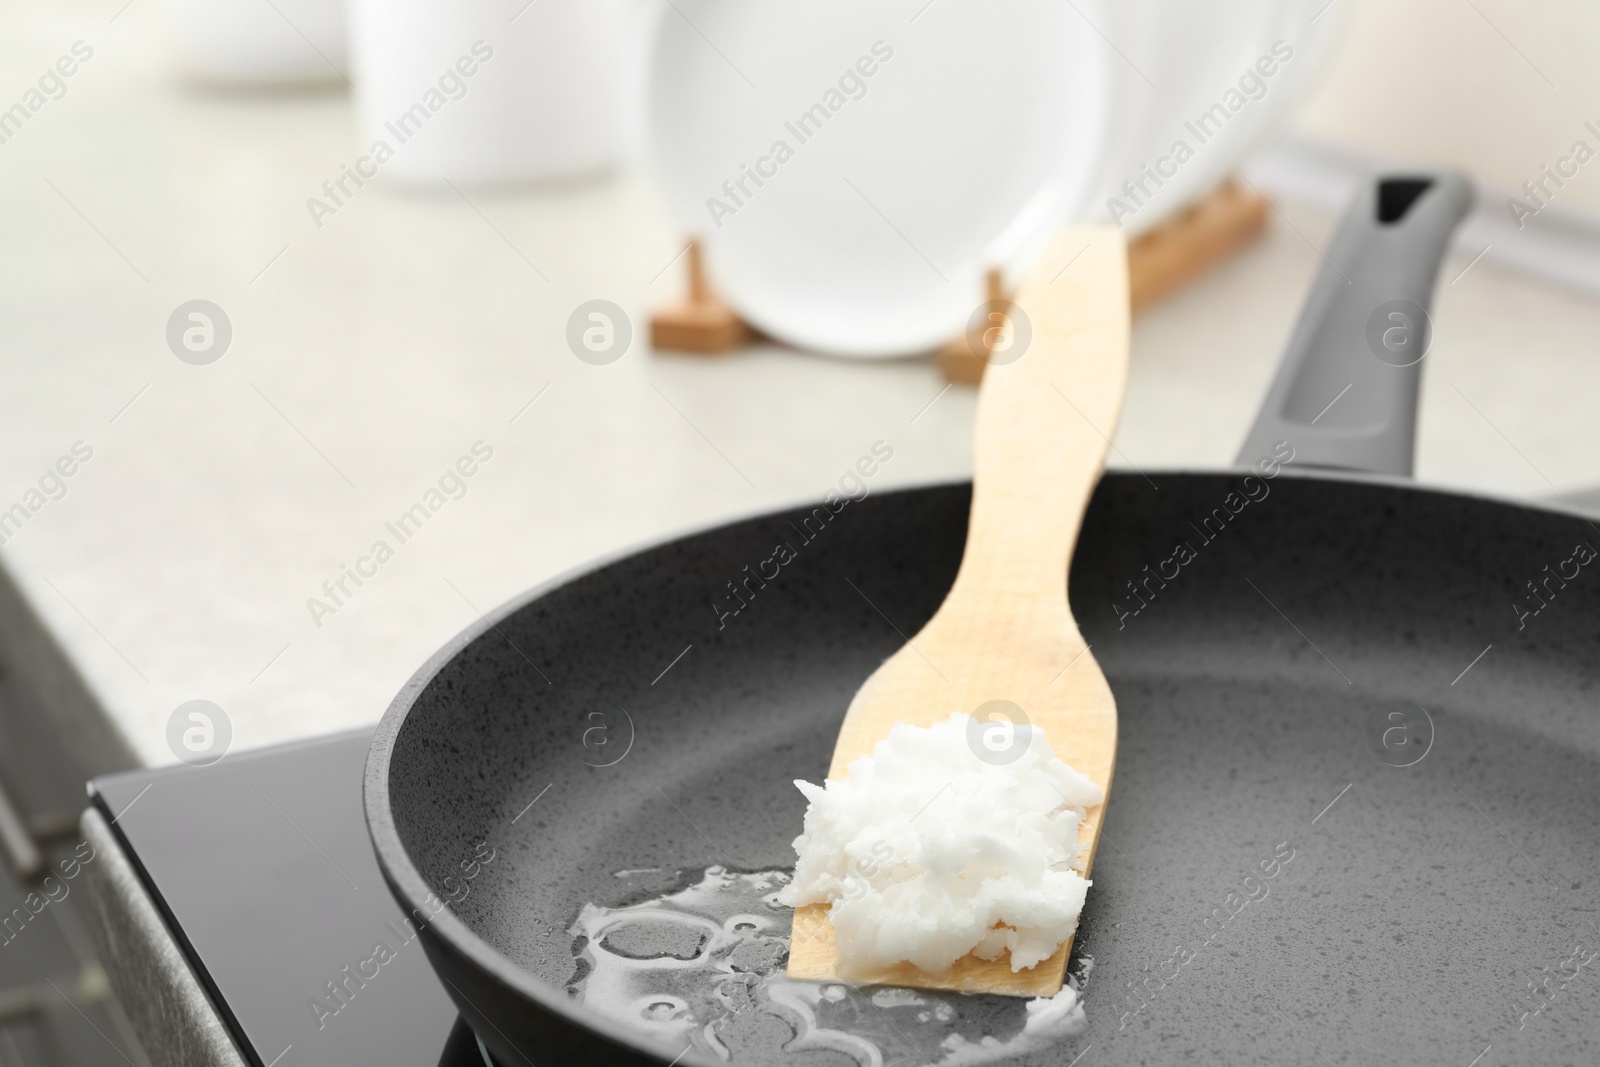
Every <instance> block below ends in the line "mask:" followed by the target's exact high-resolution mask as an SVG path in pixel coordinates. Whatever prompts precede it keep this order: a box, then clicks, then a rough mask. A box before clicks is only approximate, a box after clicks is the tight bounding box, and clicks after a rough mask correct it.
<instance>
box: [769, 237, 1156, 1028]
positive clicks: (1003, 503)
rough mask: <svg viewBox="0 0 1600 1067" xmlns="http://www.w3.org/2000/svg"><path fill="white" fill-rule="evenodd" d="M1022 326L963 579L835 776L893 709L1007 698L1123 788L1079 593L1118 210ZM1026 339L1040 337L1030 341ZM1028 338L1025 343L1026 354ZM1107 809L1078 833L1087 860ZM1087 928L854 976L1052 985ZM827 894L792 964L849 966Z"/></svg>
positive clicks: (877, 689) (1098, 444)
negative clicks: (1031, 945) (1020, 966)
mask: <svg viewBox="0 0 1600 1067" xmlns="http://www.w3.org/2000/svg"><path fill="white" fill-rule="evenodd" d="M1015 304H1016V307H1018V308H1020V309H1021V311H1022V312H1023V315H1025V316H1026V319H1027V320H1028V321H1029V322H1030V323H1031V327H1032V338H1031V340H1026V339H1025V338H1024V336H1023V330H1024V328H1023V327H1022V326H1021V324H1020V320H1021V319H1022V317H1023V316H1018V315H1013V320H1014V321H1013V330H1014V332H1013V335H1012V338H1011V341H1012V344H1011V347H1010V348H1008V349H1003V350H1001V351H1000V352H998V353H997V354H996V356H995V358H994V359H993V361H992V362H991V364H990V366H989V369H988V372H987V373H986V374H985V375H984V378H983V385H982V387H981V391H980V392H979V395H978V415H977V426H976V428H975V430H974V442H973V447H974V473H973V491H972V513H971V518H970V519H969V522H968V530H967V545H966V552H965V554H964V556H963V557H962V560H961V569H960V571H959V573H958V574H957V575H956V580H955V584H954V585H953V586H952V587H951V590H950V594H949V595H948V596H947V597H946V598H945V601H944V603H943V605H941V606H940V608H939V610H938V612H937V613H936V614H935V615H934V617H933V618H932V619H931V620H930V621H929V622H928V625H927V626H925V627H923V629H922V632H920V633H919V634H917V636H916V637H915V638H913V639H912V640H911V642H910V643H909V644H908V645H907V647H905V648H902V649H901V650H900V651H899V652H897V653H895V654H894V655H893V656H891V657H890V658H889V659H888V660H887V661H886V662H885V663H884V664H883V666H881V667H879V668H878V669H877V671H875V672H874V673H873V675H872V677H870V678H868V679H867V681H866V684H865V685H863V686H862V687H861V689H860V691H859V692H858V693H856V696H855V699H854V700H853V701H852V702H851V704H850V709H849V711H848V712H847V713H846V714H845V719H844V725H843V727H842V728H841V729H840V731H839V741H838V744H837V745H836V746H835V747H834V750H833V764H832V766H831V767H830V768H829V770H828V775H829V777H831V778H843V777H844V776H845V773H846V770H847V769H848V767H849V765H850V762H851V761H852V760H854V759H855V758H856V757H858V756H861V755H864V754H866V753H869V752H871V751H872V749H873V747H874V746H875V745H876V744H877V743H878V742H879V741H880V740H882V739H883V738H884V737H886V736H888V733H889V728H890V726H892V725H893V724H894V723H896V722H906V723H911V724H913V725H916V726H931V725H932V724H934V723H935V722H943V721H944V720H946V719H948V718H949V717H950V715H951V713H952V712H955V711H965V712H967V713H968V714H973V715H975V716H976V717H982V716H979V715H978V711H979V709H980V708H981V707H983V705H985V704H988V703H989V702H991V701H996V700H1003V701H1008V702H1009V703H1010V704H1012V705H1015V706H1016V707H1018V708H1020V709H1021V710H1022V714H1023V716H1025V717H1026V721H1028V722H1029V723H1031V724H1032V725H1033V726H1035V727H1042V728H1043V729H1044V732H1045V736H1046V737H1047V738H1048V739H1049V741H1050V744H1051V746H1052V747H1053V748H1054V749H1055V752H1056V754H1057V755H1058V756H1059V757H1060V758H1061V759H1063V760H1065V761H1066V762H1067V763H1069V764H1071V765H1072V766H1073V767H1075V768H1077V769H1078V770H1079V771H1081V772H1083V773H1084V774H1085V775H1087V776H1088V777H1089V779H1090V780H1091V781H1093V782H1094V783H1095V784H1096V785H1097V786H1099V787H1100V788H1101V789H1102V790H1103V791H1105V793H1106V795H1107V796H1108V797H1109V795H1110V789H1111V769H1112V764H1113V762H1114V761H1115V758H1116V749H1117V712H1116V704H1115V703H1114V702H1113V700H1112V698H1111V689H1110V687H1109V686H1107V685H1106V680H1105V676H1104V675H1103V674H1101V673H1100V668H1099V666H1098V665H1097V664H1096V663H1095V661H1094V657H1093V656H1092V655H1090V653H1089V651H1088V649H1087V647H1086V646H1085V644H1084V641H1083V638H1082V636H1081V635H1080V634H1079V633H1078V626H1077V623H1076V622H1075V621H1074V620H1073V618H1072V612H1071V610H1070V609H1069V608H1068V606H1067V564H1068V562H1069V561H1070V559H1071V557H1072V550H1073V546H1074V544H1075V543H1076V542H1077V539H1078V529H1079V526H1080V524H1081V523H1082V520H1083V513H1084V509H1085V508H1086V507H1087V505H1088V502H1089V494H1090V493H1091V492H1092V491H1093V489H1094V487H1095V483H1096V482H1097V481H1098V480H1099V478H1100V472H1101V469H1102V467H1103V466H1104V464H1105V457H1106V450H1107V449H1108V448H1109V447H1110V444H1111V440H1110V439H1111V435H1112V433H1113V432H1114V431H1115V429H1116V423H1117V415H1118V413H1119V411H1120V410H1121V408H1122V395H1123V391H1124V388H1125V386H1126V384H1127V374H1128V270H1127V254H1126V251H1125V248H1124V244H1123V240H1122V237H1121V235H1120V234H1119V233H1118V232H1117V231H1116V230H1114V229H1110V228H1108V227H1107V228H1082V229H1068V230H1064V231H1062V232H1061V233H1060V234H1059V235H1058V236H1057V237H1056V239H1055V240H1054V241H1053V242H1052V244H1051V246H1050V249H1049V251H1048V252H1047V253H1046V254H1045V255H1044V256H1043V258H1042V259H1041V260H1040V261H1039V262H1038V264H1037V266H1036V267H1035V268H1034V270H1033V272H1032V274H1031V275H1030V276H1029V277H1028V279H1027V281H1026V283H1025V284H1024V285H1023V287H1022V289H1021V291H1020V292H1019V293H1018V294H1017V298H1016V301H1015ZM1024 344H1025V347H1024ZM1019 352H1020V354H1019ZM1104 814H1105V805H1104V804H1103V803H1102V804H1100V805H1098V806H1097V807H1095V808H1093V809H1091V810H1090V811H1089V813H1088V818H1087V819H1086V820H1085V821H1084V822H1083V823H1082V825H1081V828H1080V835H1079V842H1080V844H1081V845H1082V846H1083V848H1084V853H1083V854H1084V856H1085V857H1086V859H1085V860H1084V863H1083V871H1082V873H1083V874H1085V875H1087V874H1088V873H1089V867H1090V864H1091V863H1093V861H1094V852H1095V844H1096V842H1097V841H1098V840H1099V836H1100V825H1101V822H1102V821H1103V818H1104ZM1071 949H1072V940H1071V938H1068V940H1067V942H1066V943H1065V944H1063V945H1062V946H1061V948H1060V950H1058V951H1057V952H1056V954H1055V955H1054V956H1052V957H1050V958H1049V959H1047V960H1045V961H1043V962H1042V963H1039V964H1038V965H1036V966H1034V967H1031V968H1028V969H1026V970H1023V971H1019V972H1016V973H1013V972H1012V970H1011V963H1010V958H1009V956H1008V955H1005V954H1002V955H1001V957H1000V958H999V959H997V960H993V961H988V960H981V959H978V958H976V957H974V956H967V957H965V958H963V959H961V960H958V961H957V962H956V964H955V965H954V966H953V967H952V968H951V969H950V970H949V971H947V972H945V973H943V974H928V973H926V972H924V971H922V970H919V969H918V968H916V967H913V966H912V965H910V964H905V963H902V964H899V965H897V966H896V967H894V968H892V969H890V970H887V971H884V972H881V973H875V974H870V975H861V974H854V973H852V974H851V975H849V976H848V978H849V980H850V981H851V982H854V983H857V984H882V985H897V986H914V987H921V988H928V989H955V990H965V991H971V992H982V993H1006V994H1012V995H1017V996H1052V995H1054V994H1055V993H1057V992H1058V991H1059V990H1060V989H1061V984H1062V979H1063V976H1064V972H1065V968H1066V963H1067V958H1068V955H1069V954H1070V952H1071ZM837 964H838V955H837V952H836V950H835V947H834V939H833V925H832V923H831V921H830V920H829V918H828V910H827V906H826V905H822V904H813V905H809V906H806V907H803V908H799V909H797V910H796V911H795V915H794V930H793V936H792V938H791V942H790V950H789V974H790V976H792V977H795V978H803V979H810V980H827V979H836V978H839V977H841V976H840V975H839V973H838V971H837Z"/></svg>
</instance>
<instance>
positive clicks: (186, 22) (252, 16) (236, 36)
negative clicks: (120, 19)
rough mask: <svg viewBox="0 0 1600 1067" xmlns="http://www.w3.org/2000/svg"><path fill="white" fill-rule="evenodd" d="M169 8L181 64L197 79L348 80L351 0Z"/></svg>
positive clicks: (203, 1)
mask: <svg viewBox="0 0 1600 1067" xmlns="http://www.w3.org/2000/svg"><path fill="white" fill-rule="evenodd" d="M161 7H162V11H161V15H162V21H163V23H164V28H165V31H166V35H167V39H168V43H169V46H170V52H171V56H172V61H173V64H174V65H175V66H176V67H177V68H178V70H179V72H180V73H182V74H183V75H184V76H185V77H188V78H190V79H193V80H194V81H198V82H204V83H209V84H215V85H257V86H281V85H302V84H311V83H316V82H343V81H344V78H345V74H346V71H345V66H346V63H345V24H346V21H347V18H348V16H347V15H346V13H345V3H344V0H272V2H271V3H268V2H267V0H162V5H161Z"/></svg>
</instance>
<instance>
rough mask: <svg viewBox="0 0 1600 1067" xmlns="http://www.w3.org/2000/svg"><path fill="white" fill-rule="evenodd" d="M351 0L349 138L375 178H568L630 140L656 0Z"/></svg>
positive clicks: (604, 164)
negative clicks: (352, 121)
mask: <svg viewBox="0 0 1600 1067" xmlns="http://www.w3.org/2000/svg"><path fill="white" fill-rule="evenodd" d="M351 8H352V10H351V53H352V64H353V67H354V69H353V71H352V78H353V80H354V81H355V86H356V92H355V99H356V119H357V128H358V130H359V138H360V147H361V149H362V150H363V151H364V152H366V153H367V154H368V156H370V157H371V158H372V160H373V162H372V163H371V164H369V169H372V168H375V169H376V170H377V171H378V172H379V173H381V174H382V175H383V176H384V177H385V178H386V179H391V180H398V181H400V182H404V183H410V184H418V185H440V184H443V183H444V182H446V181H449V182H455V183H468V184H487V183H499V182H512V181H521V180H529V179H550V178H565V177H573V176H578V175H583V174H588V173H594V172H600V171H605V170H609V169H611V168H614V167H616V166H618V165H619V164H621V163H623V162H625V161H627V160H628V159H629V158H630V157H631V156H632V155H633V153H634V152H635V150H636V148H637V146H638V144H639V142H640V140H641V134H642V125H643V119H642V115H643V108H644V103H643V94H644V66H645V57H646V48H647V41H648V39H649V35H650V34H651V33H652V32H653V29H654V22H655V17H656V5H655V3H654V0H352V5H351ZM363 158H366V157H363Z"/></svg>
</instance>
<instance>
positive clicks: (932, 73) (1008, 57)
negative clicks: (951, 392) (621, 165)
mask: <svg viewBox="0 0 1600 1067" xmlns="http://www.w3.org/2000/svg"><path fill="white" fill-rule="evenodd" d="M1078 7H1079V8H1081V9H1083V10H1085V11H1094V10H1096V8H1097V4H1095V3H1086V2H1083V0H1079V3H1078ZM869 71H870V74H869V73H867V72H869ZM1109 76H1110V75H1109V70H1108V66H1107V59H1106V50H1105V48H1104V43H1103V42H1102V41H1101V40H1100V38H1099V37H1098V36H1097V35H1096V34H1095V32H1094V31H1093V29H1092V28H1091V27H1090V26H1088V25H1086V23H1085V21H1084V19H1083V18H1082V17H1081V16H1080V15H1079V14H1078V13H1077V12H1076V11H1075V10H1074V9H1073V7H1072V6H1071V5H1069V4H1063V3H1061V2H1060V0H988V2H986V3H983V4H976V3H968V2H956V0H932V2H931V3H929V2H928V0H809V2H806V3H799V2H795V0H675V2H674V4H673V5H672V9H670V10H669V11H668V12H667V13H666V16H665V19H664V22H663V26H662V30H661V34H660V36H659V38H658V43H657V51H656V56H655V64H654V69H653V72H652V94H651V96H652V105H651V106H652V116H651V127H652V129H651V133H652V142H653V155H654V159H655V162H656V169H657V173H658V177H659V178H660V181H661V185H662V188H663V190H664V192H665V195H666V197H667V200H668V202H669V204H670V205H671V207H672V208H673V210H674V211H675V212H676V213H677V214H678V216H679V220H680V222H681V223H682V224H683V225H684V226H685V227H686V228H687V229H688V230H689V231H690V232H692V233H696V234H698V235H699V236H700V237H701V238H702V239H703V240H704V242H705V246H706V252H707V256H706V262H707V268H708V270H709V271H710V273H711V276H712V282H713V284H714V285H715V286H716V288H717V289H718V291H719V292H721V294H722V295H723V296H724V297H725V298H726V299H727V300H728V301H729V302H730V303H731V304H732V305H733V306H734V307H735V308H737V309H738V311H739V312H740V314H741V315H743V316H744V317H745V318H746V319H748V320H749V321H750V322H751V323H753V324H754V325H756V326H757V327H759V328H760V329H761V330H763V331H765V332H766V333H768V334H770V335H771V336H773V337H777V338H780V339H782V340H785V341H788V342H790V343H792V344H795V345H798V346H801V347H806V348H813V349H818V350H821V351H825V352H830V353H834V354H838V355H844V356H858V357H876V356H892V355H900V354H905V353H910V352H917V351H925V350H927V349H929V348H933V347H935V346H937V345H939V344H940V343H942V342H944V341H946V340H948V339H949V338H950V337H952V336H955V335H956V334H958V333H959V332H960V331H961V330H962V329H963V327H964V326H965V324H966V321H967V318H968V316H969V315H970V314H971V313H972V311H973V310H974V309H975V308H976V307H977V306H978V304H979V303H980V302H981V301H982V300H983V298H984V293H983V275H984V272H985V271H986V270H987V269H988V268H990V267H992V266H1000V267H1002V268H1005V269H1007V271H1008V274H1009V275H1010V276H1012V277H1014V276H1015V275H1016V274H1017V273H1019V272H1020V271H1021V270H1022V269H1023V268H1025V266H1026V263H1027V261H1028V260H1029V259H1030V258H1031V256H1033V255H1035V254H1037V252H1038V251H1039V249H1040V247H1041V246H1042V243H1043V241H1044V240H1045V239H1047V238H1048V236H1049V233H1050V231H1051V230H1052V229H1053V228H1054V227H1055V226H1057V225H1059V224H1060V223H1061V222H1063V221H1064V220H1066V219H1068V218H1072V217H1076V216H1079V215H1081V214H1082V213H1083V211H1084V210H1085V209H1086V207H1087V205H1088V197H1089V194H1090V193H1092V191H1093V181H1094V179H1095V177H1096V176H1097V172H1098V170H1099V169H1100V167H1101V163H1102V158H1101V146H1102V144H1103V141H1104V137H1105V130H1106V126H1107V122H1106V112H1107V110H1108V108H1109V102H1110V101H1109V89H1108V78H1109ZM808 114H809V115H811V116H813V117H812V118H811V120H810V121H808V122H806V123H804V124H802V123H801V121H800V120H801V116H803V115H808ZM780 146H781V147H780ZM754 172H759V173H754ZM753 173H754V176H752V174H753Z"/></svg>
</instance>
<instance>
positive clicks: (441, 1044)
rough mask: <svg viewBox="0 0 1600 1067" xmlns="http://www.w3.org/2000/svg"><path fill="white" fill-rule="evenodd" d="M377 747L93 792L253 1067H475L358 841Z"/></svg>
mask: <svg viewBox="0 0 1600 1067" xmlns="http://www.w3.org/2000/svg"><path fill="white" fill-rule="evenodd" d="M371 736H372V735H371V731H370V730H362V731H359V732H355V733H346V734H339V735H335V736H332V737H328V738H323V739H318V740H314V741H306V742H297V743H294V744H289V745H280V746H275V747H271V748H264V749H257V750H252V751H247V752H242V753H237V754H230V755H228V756H226V757H224V758H223V759H222V760H220V761H218V762H216V763H214V764H212V765H210V766H206V767H191V766H187V765H182V764H180V765H177V766H173V767H162V768H157V769H153V770H135V771H127V772H123V773H119V774H113V775H106V776H102V777H100V778H97V779H95V780H94V781H93V782H92V783H91V786H90V789H91V793H92V795H93V798H94V801H93V802H94V804H95V805H96V806H97V807H98V808H99V809H100V811H101V812H102V814H103V815H104V816H105V818H106V819H107V821H108V822H111V823H112V829H113V831H114V832H115V833H116V835H117V839H118V842H119V844H121V846H122V847H123V849H124V850H125V851H126V853H127V855H128V857H129V859H130V861H131V862H132V865H133V867H134V869H135V870H136V871H137V872H138V874H139V877H140V879H141V880H142V881H143V883H144V886H145V889H146V890H147V891H148V892H149V894H150V896H151V898H152V900H153V901H154V902H155V904H156V906H157V908H158V909H159V910H160V912H161V915H162V917H163V918H164V920H165V921H166V923H167V925H168V927H169V928H170V931H171V933H172V936H173V940H174V941H175V942H176V944H177V945H178V947H179V949H180V950H181V951H182V952H183V954H184V955H185V957H186V958H187V960H188V963H189V966H190V967H191V968H192V970H193V971H194V973H195V975H196V977H197V978H198V979H199V981H200V983H201V985H202V986H203V987H204V989H205V990H206V992H207V994H208V995H209V996H210V998H211V1001H212V1003H213V1005H214V1006H215V1007H216V1009H217V1012H218V1015H219V1016H220V1017H221V1019H222V1021H223V1023H224V1024H225V1025H226V1026H227V1027H228V1029H229V1031H230V1032H231V1035H232V1037H233V1040H234V1043H235V1044H236V1045H237V1046H238V1047H239V1050H240V1051H241V1052H242V1053H243V1055H244V1057H245V1059H246V1061H247V1062H249V1063H250V1064H252V1065H253V1067H335V1065H337V1067H349V1065H351V1064H385V1065H394V1067H484V1065H485V1064H486V1063H487V1064H490V1067H493V1061H492V1060H490V1059H489V1058H488V1056H487V1054H486V1053H485V1052H483V1050H482V1048H481V1046H480V1045H479V1043H478V1041H477V1039H476V1037H474V1036H473V1034H472V1032H471V1030H469V1029H468V1028H467V1026H466V1024H465V1023H464V1022H462V1021H460V1019H459V1018H458V1016H457V1014H456V1010H455V1007H454V1005H453V1004H452V1003H451V1001H450V998H449V996H448V995H447V994H446V992H445V990H444V987H443V986H442V984H441V983H440V981H439V979H438V978H437V977H436V976H435V975H434V972H433V969H432V967H430V966H429V964H428V960H427V958H426V957H425V956H424V955H423V950H422V946H421V944H420V942H419V941H418V940H417V934H416V930H415V928H414V927H413V926H411V925H410V924H408V923H407V922H406V920H405V918H404V917H403V915H402V913H401V911H400V908H399V906H398V905H397V904H396V903H395V902H394V898H393V897H392V896H391V895H390V893H389V890H388V887H387V886H386V885H385V884H384V882H383V877H382V875H381V874H380V873H379V871H378V864H377V860H376V858H375V857H374V855H373V851H372V845H371V843H370V841H369V839H368V837H367V826H366V819H365V816H364V814H363V811H362V805H361V776H362V767H363V764H364V762H365V760H366V755H367V747H368V744H369V743H370V741H371Z"/></svg>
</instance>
